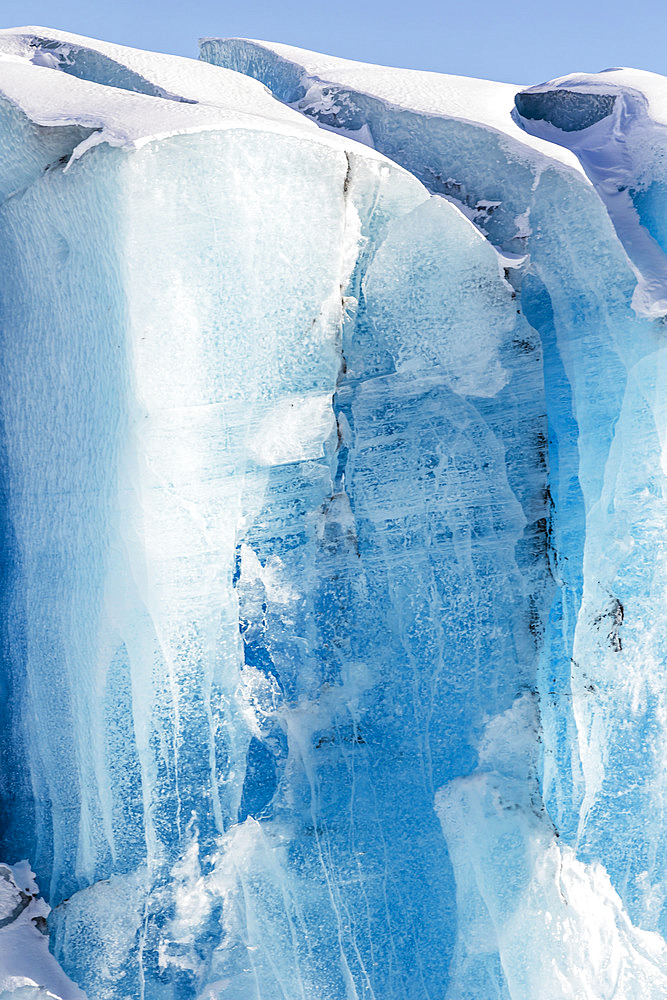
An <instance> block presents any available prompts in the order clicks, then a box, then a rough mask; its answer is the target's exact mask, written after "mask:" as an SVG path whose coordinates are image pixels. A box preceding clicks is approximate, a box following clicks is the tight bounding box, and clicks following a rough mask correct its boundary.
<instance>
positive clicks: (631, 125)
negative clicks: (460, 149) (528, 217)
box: [514, 69, 667, 319]
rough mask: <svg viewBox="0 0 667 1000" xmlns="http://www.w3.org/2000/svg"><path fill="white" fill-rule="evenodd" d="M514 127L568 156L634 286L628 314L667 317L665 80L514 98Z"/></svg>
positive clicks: (604, 83) (583, 82)
mask: <svg viewBox="0 0 667 1000" xmlns="http://www.w3.org/2000/svg"><path fill="white" fill-rule="evenodd" d="M515 105H516V110H515V113H514V116H515V119H516V121H517V124H519V125H520V126H521V127H522V128H523V129H525V131H526V132H527V133H529V134H531V135H533V136H537V137H539V138H541V139H544V140H546V141H548V142H551V143H554V144H557V145H559V146H562V147H565V148H567V149H569V150H571V151H572V152H573V153H574V154H575V155H576V156H577V158H578V159H579V161H580V163H581V165H582V167H583V168H584V170H585V172H586V175H587V176H588V177H589V179H590V180H591V182H592V184H593V186H594V187H595V190H596V191H597V193H598V195H599V196H600V198H601V199H602V201H603V203H604V205H605V207H606V209H607V212H608V213H609V217H610V219H611V221H612V223H613V225H614V228H615V230H616V233H617V235H618V238H619V240H620V242H621V244H622V246H623V249H624V250H625V252H626V254H627V257H628V260H629V262H630V265H631V267H632V270H633V272H634V274H635V276H636V278H637V288H636V290H635V293H634V296H633V299H632V306H633V308H634V310H635V312H637V313H638V314H639V315H641V316H645V317H647V318H649V319H662V318H663V317H665V316H667V232H666V231H665V226H664V223H663V221H662V220H663V219H664V217H665V211H666V210H667V171H666V170H665V167H664V162H663V153H664V148H665V144H666V143H667V80H666V79H665V78H664V77H660V76H657V75H656V74H654V73H645V72H642V71H640V70H620V69H614V70H607V71H605V72H603V73H597V74H590V75H587V74H573V75H571V76H565V77H560V78H559V79H556V80H553V81H551V82H549V83H544V84H540V85H539V86H535V87H529V88H528V89H527V90H524V91H521V92H520V93H519V94H517V95H516V99H515Z"/></svg>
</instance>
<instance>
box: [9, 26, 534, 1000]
mask: <svg viewBox="0 0 667 1000" xmlns="http://www.w3.org/2000/svg"><path fill="white" fill-rule="evenodd" d="M17 39H18V41H17ZM5 44H6V46H7V51H8V53H9V56H8V58H7V60H6V62H5V66H4V69H5V78H4V88H5V94H6V95H7V96H6V99H5V103H4V105H3V108H4V114H5V115H6V118H7V121H8V124H7V134H8V135H9V136H12V137H13V136H14V135H15V134H17V133H18V134H19V135H20V141H18V140H15V145H16V148H17V154H16V157H13V158H12V160H11V164H12V169H13V170H14V172H15V175H16V176H15V175H12V176H11V178H10V179H8V181H7V189H8V195H7V197H6V199H5V201H4V204H3V206H2V209H1V217H2V227H3V266H2V275H3V277H2V282H3V293H2V311H3V330H4V331H5V333H4V340H3V367H4V370H5V371H6V372H7V374H8V378H7V387H6V391H5V393H4V394H3V421H4V435H5V441H6V462H5V474H6V481H7V483H8V504H7V510H8V521H9V527H8V532H7V537H8V538H9V540H10V543H11V546H12V549H11V557H12V558H11V567H12V572H11V579H10V580H9V581H8V586H7V588H6V591H5V604H4V622H5V635H6V646H7V656H6V659H7V675H8V678H9V679H10V682H11V685H12V688H11V690H12V699H13V700H12V703H11V713H12V714H11V727H10V728H9V729H8V734H9V739H8V743H7V747H6V750H5V760H6V762H7V766H6V767H5V770H4V773H5V775H9V774H11V773H17V772H18V773H20V774H21V775H22V776H24V781H23V783H22V784H21V785H12V786H10V788H9V789H8V796H7V798H8V802H7V805H8V811H9V813H10V816H11V819H12V824H11V825H10V827H9V828H8V832H7V838H6V843H5V851H6V852H7V853H9V854H11V855H12V856H14V855H27V856H29V857H30V858H31V861H32V863H33V865H34V867H35V870H36V872H37V875H38V877H39V880H40V884H41V885H42V886H43V887H44V889H45V890H46V892H47V895H48V899H49V902H50V904H51V905H52V906H53V907H54V910H53V912H52V913H51V915H50V917H49V924H50V927H51V943H52V947H53V949H54V951H55V954H56V955H57V957H58V958H59V959H60V961H61V962H62V964H63V967H64V968H65V970H66V971H67V972H68V973H69V974H70V975H71V976H72V977H73V979H75V980H76V981H77V982H78V983H79V985H80V986H82V987H83V988H84V989H86V991H87V993H88V995H89V996H94V997H100V998H102V997H109V998H112V997H113V998H119V1000H120V998H123V1000H126V998H127V997H129V996H173V997H177V996H178V997H189V996H200V995H201V996H230V997H231V996H233V997H234V998H235V1000H237V998H242V997H244V996H248V997H250V996H252V997H255V996H257V995H260V996H262V997H263V998H270V997H284V996H289V997H291V996H303V997H313V996H318V997H331V998H337V997H349V996H363V995H367V996H372V995H378V996H397V997H399V996H410V995H413V994H414V993H415V991H420V990H421V991H426V992H427V993H429V994H432V993H433V992H434V991H435V990H436V989H438V988H439V984H441V983H442V982H443V981H444V980H445V979H446V976H447V968H448V964H449V960H450V956H451V952H452V948H453V944H454V932H455V890H454V884H453V880H452V874H451V868H450V863H449V859H448V854H447V849H446V845H445V841H444V839H443V837H442V832H441V828H440V824H439V822H438V819H437V816H436V814H435V812H434V810H433V802H434V795H435V790H436V789H437V788H438V787H439V786H440V785H441V784H442V783H443V782H445V781H447V780H449V778H451V777H452V776H454V775H461V774H466V773H468V772H469V770H470V768H471V767H472V766H474V761H475V758H476V751H475V745H476V738H477V736H476V734H479V733H481V731H482V729H483V726H484V723H485V720H486V718H487V716H488V714H489V713H494V712H496V711H497V710H498V709H499V708H501V709H504V708H507V707H509V705H511V703H512V701H513V700H514V698H515V697H516V696H517V693H518V692H519V691H520V690H521V689H522V688H523V687H525V686H529V685H530V684H531V683H532V682H533V679H534V674H535V666H536V640H535V632H536V624H535V623H536V620H537V618H538V617H539V611H538V609H539V607H540V605H541V602H542V601H543V592H544V588H545V586H546V582H545V581H546V574H545V570H546V563H545V551H546V549H545V543H544V538H545V529H544V487H545V466H544V461H543V450H544V435H545V425H544V418H543V412H542V406H541V352H540V348H539V343H538V340H537V338H536V337H535V335H534V333H533V331H531V329H530V328H529V327H528V326H527V324H526V323H525V320H524V319H523V317H522V316H521V315H520V313H518V312H517V307H516V301H515V294H514V291H513V289H512V288H511V286H510V285H509V284H508V283H507V282H506V281H505V280H504V278H503V277H502V266H501V265H502V261H501V260H500V258H499V257H498V255H497V253H496V251H495V250H494V249H493V248H492V247H491V246H490V245H489V244H488V243H487V242H486V241H485V240H484V239H483V237H482V236H481V235H480V233H479V232H478V231H477V230H476V229H475V228H474V226H472V225H471V223H470V222H469V221H468V220H467V219H466V218H465V217H464V216H463V215H462V214H461V213H460V212H459V211H458V209H457V208H455V207H453V206H452V205H450V204H448V203H447V201H445V200H444V199H441V198H430V197H429V195H428V192H427V191H426V190H425V189H424V188H423V186H422V185H421V184H420V183H419V181H418V180H417V179H415V178H414V177H412V176H411V175H410V174H408V173H406V172H405V171H403V170H402V169H401V168H400V167H397V166H396V165H394V164H392V163H390V162H389V161H388V160H386V159H384V158H383V157H382V156H380V155H378V154H376V153H375V152H374V151H372V150H368V149H365V148H364V147H362V146H357V145H356V144H354V143H349V142H348V143H347V145H346V144H345V143H344V142H343V141H342V140H340V139H338V138H336V137H332V136H330V135H329V134H328V133H326V132H323V131H321V130H318V129H317V128H316V127H315V126H313V125H310V126H308V125H307V124H305V123H304V122H303V119H302V118H301V117H300V116H298V115H296V114H295V113H293V112H289V111H287V110H286V109H283V108H282V106H281V105H279V104H277V103H276V108H277V110H275V111H273V110H272V111H271V114H270V115H268V114H267V115H266V116H264V115H263V110H264V105H265V104H266V103H267V101H268V100H269V99H268V98H267V97H266V94H265V91H263V90H262V88H261V87H260V86H259V85H258V84H255V83H254V82H253V81H250V80H246V78H244V77H238V75H236V74H232V73H229V72H225V71H222V70H220V71H217V70H212V69H211V68H210V67H203V66H202V67H200V66H195V68H194V69H193V70H192V74H199V73H202V72H203V73H205V74H206V78H207V86H208V85H209V84H208V80H209V79H210V74H211V72H220V73H221V74H222V77H221V80H222V81H223V83H224V81H225V80H227V79H228V78H229V77H233V78H234V80H233V86H234V87H235V88H236V91H238V90H239V89H241V90H242V88H243V86H246V88H247V93H246V94H244V106H243V109H242V111H240V112H239V114H238V115H237V116H236V117H235V118H234V117H231V118H230V112H229V108H228V104H229V99H228V97H227V103H225V100H223V98H224V97H225V92H224V86H223V83H221V85H220V90H221V92H222V93H221V96H219V97H217V96H216V95H215V94H214V95H213V97H215V101H216V103H213V100H212V97H211V96H210V94H211V91H210V90H209V91H207V92H206V98H207V100H206V101H202V102H201V104H200V105H195V106H192V107H191V106H190V105H189V104H188V103H187V102H184V101H178V100H174V96H175V92H174V87H173V85H172V86H171V87H170V89H169V92H168V94H166V96H159V95H158V94H156V93H154V92H150V91H149V89H148V86H147V84H146V81H148V83H150V84H151V86H152V87H153V90H155V89H156V88H157V87H162V89H163V90H164V91H165V92H166V91H167V87H166V86H164V84H165V83H166V81H165V79H164V75H163V72H164V71H163V70H162V68H161V66H160V65H158V66H148V67H146V66H142V75H141V80H142V81H143V82H137V79H136V71H135V70H134V69H133V67H134V66H135V65H136V58H137V57H136V56H134V55H133V54H132V53H123V52H115V53H112V55H113V56H114V59H113V62H114V66H113V67H111V68H110V67H109V63H108V62H105V61H104V60H102V59H101V58H99V54H97V55H96V52H95V48H94V43H91V44H90V45H88V46H85V45H84V44H83V40H80V39H79V40H77V39H70V40H65V41H63V39H62V37H60V36H59V37H56V38H51V39H50V38H48V37H46V38H45V37H44V36H43V35H34V36H32V35H30V34H29V33H28V34H22V33H18V34H17V33H13V34H10V35H9V36H8V38H7V39H6V42H5ZM17 46H18V54H17ZM105 55H106V56H108V58H111V57H110V56H109V54H108V53H106V54H105ZM47 57H48V58H47ZM84 57H85V58H84ZM28 60H29V61H28ZM122 60H125V61H126V62H127V63H128V64H129V68H130V69H132V70H133V72H132V73H130V72H129V71H128V72H127V73H126V74H125V75H122V74H121V73H120V72H119V71H118V69H117V66H118V65H121V64H122ZM92 66H94V67H95V72H94V74H93V73H92V72H91V71H90V67H92ZM0 68H2V67H0ZM112 70H113V72H112ZM86 73H88V74H89V75H91V76H94V81H93V82H92V83H91V82H88V81H87V80H86V79H85V76H86ZM104 74H108V76H105V75H104ZM133 74H134V75H133ZM239 81H242V82H241V83H239ZM243 81H245V82H243ZM195 83H196V84H197V85H199V83H198V80H195ZM195 83H193V81H192V79H189V81H188V87H183V88H182V89H183V90H184V92H185V93H187V94H188V95H191V94H192V93H193V87H194V86H195ZM260 91H261V94H260V95H259V97H257V101H256V103H254V104H253V103H252V102H253V101H255V97H256V95H257V94H258V92H260ZM176 96H178V94H177V92H176ZM21 99H22V100H23V104H21V103H20V101H21ZM208 101H210V102H211V103H207V102H208ZM58 102H59V103H58ZM262 102H264V103H262ZM273 103H275V102H273ZM249 106H250V107H252V109H253V115H254V119H253V120H250V119H251V116H250V115H249V114H248V108H249ZM156 122H159V129H160V132H161V133H162V137H160V138H158V137H156V136H155V134H154V129H155V123H156ZM91 125H94V126H95V127H94V129H92V130H91ZM43 137H45V138H43ZM56 140H57V143H56V149H55V153H57V156H54V149H53V146H54V142H56ZM21 157H23V158H24V159H25V160H26V161H27V162H26V165H25V166H24V164H23V161H22V160H21ZM45 168H46V169H45ZM425 261H428V262H429V263H428V266H427V267H425V266H424V262H425ZM17 341H18V343H19V344H20V346H21V350H17ZM46 720H48V722H47V721H46Z"/></svg>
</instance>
